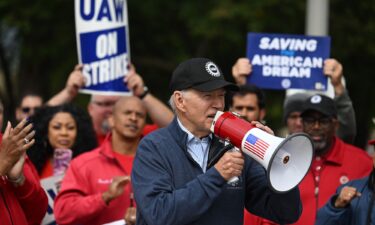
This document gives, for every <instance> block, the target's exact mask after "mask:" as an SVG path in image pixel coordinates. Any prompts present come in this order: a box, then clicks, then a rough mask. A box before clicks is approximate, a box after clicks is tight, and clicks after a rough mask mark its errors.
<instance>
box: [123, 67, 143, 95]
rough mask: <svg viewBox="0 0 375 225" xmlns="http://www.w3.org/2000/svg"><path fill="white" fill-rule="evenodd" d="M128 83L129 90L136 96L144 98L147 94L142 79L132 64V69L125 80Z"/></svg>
mask: <svg viewBox="0 0 375 225" xmlns="http://www.w3.org/2000/svg"><path fill="white" fill-rule="evenodd" d="M124 82H125V83H127V85H128V89H129V90H130V91H132V92H133V94H134V95H135V96H142V95H143V94H144V92H145V85H144V82H143V79H142V77H141V76H140V75H139V74H138V73H137V72H136V70H135V67H134V65H133V64H130V69H129V72H128V74H127V76H125V78H124Z"/></svg>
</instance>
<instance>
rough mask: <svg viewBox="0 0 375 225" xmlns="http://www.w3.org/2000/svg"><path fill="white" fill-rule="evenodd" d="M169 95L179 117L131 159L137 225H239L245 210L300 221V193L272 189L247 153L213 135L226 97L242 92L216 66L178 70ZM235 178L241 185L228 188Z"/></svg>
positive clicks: (206, 63) (185, 65)
mask: <svg viewBox="0 0 375 225" xmlns="http://www.w3.org/2000/svg"><path fill="white" fill-rule="evenodd" d="M170 89H171V92H172V95H171V98H170V103H171V106H172V108H173V110H174V112H175V115H176V116H175V119H174V120H173V122H172V123H171V124H170V125H169V126H168V127H166V128H162V129H159V130H157V131H155V132H153V133H151V134H149V135H148V136H146V137H144V138H143V139H142V141H141V143H140V145H139V147H138V150H137V154H136V157H135V159H134V164H133V172H132V184H133V190H134V197H135V200H136V202H137V212H138V217H137V224H148V225H150V224H163V225H166V224H175V225H180V224H207V225H211V224H220V225H226V224H228V225H237V224H238V225H242V224H243V208H246V209H247V210H248V211H250V212H252V213H254V214H256V215H259V216H262V217H265V218H267V219H270V220H272V221H275V222H277V223H280V224H285V223H293V222H295V221H296V220H297V219H298V218H299V217H300V214H301V211H302V207H301V200H300V195H299V190H298V187H294V188H292V189H291V190H288V191H275V190H273V189H272V188H271V186H270V184H269V180H268V176H267V172H266V170H265V169H264V168H263V167H264V166H263V167H262V165H261V164H260V163H258V162H257V161H256V160H254V159H252V158H250V157H249V156H248V155H245V154H242V152H239V151H223V150H225V149H226V148H228V146H229V147H231V145H227V146H225V144H224V143H222V142H221V141H220V140H219V138H218V137H216V135H214V134H212V133H211V131H210V128H211V125H212V123H213V121H214V118H215V116H216V114H217V112H219V111H223V110H224V96H225V94H226V92H227V91H235V90H237V86H235V85H234V84H232V83H230V82H227V81H226V80H225V79H224V76H223V74H222V72H221V70H220V69H219V67H218V66H217V65H216V64H215V63H214V62H213V61H211V60H209V59H206V58H193V59H189V60H187V61H184V62H182V63H181V64H180V65H178V67H177V68H176V69H175V71H174V72H173V75H172V78H171V81H170ZM253 125H254V126H255V127H257V128H260V129H261V130H263V132H264V131H266V132H264V133H267V132H269V133H272V131H271V130H270V129H269V128H267V127H265V126H263V125H262V124H260V123H257V122H253ZM222 152H225V153H224V154H223V155H222V156H221V155H219V154H221V153H222ZM275 152H276V151H275ZM277 152H281V151H277ZM218 155H219V156H221V157H218ZM283 157H284V153H283ZM284 159H285V157H284ZM233 177H238V181H237V182H228V181H230V180H231V179H232V178H233ZM285 182H288V181H285Z"/></svg>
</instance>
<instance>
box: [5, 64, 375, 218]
mask: <svg viewBox="0 0 375 225" xmlns="http://www.w3.org/2000/svg"><path fill="white" fill-rule="evenodd" d="M81 70H82V65H77V66H76V67H75V68H74V69H73V71H72V72H71V73H70V74H69V76H68V79H67V82H66V85H65V87H64V88H63V89H62V90H61V91H60V92H58V93H57V94H56V95H54V96H53V97H52V98H51V99H49V100H48V101H46V102H44V99H43V98H42V96H40V95H38V94H36V93H24V95H23V96H21V98H20V101H19V102H18V107H17V108H16V110H15V118H16V120H17V125H15V126H13V125H12V123H10V122H7V123H6V129H5V130H4V132H2V133H1V132H0V176H1V180H0V199H1V200H0V221H1V222H0V223H1V224H5V225H8V224H9V225H24V224H25V225H26V224H35V225H36V224H41V222H42V219H43V217H44V215H45V213H46V211H47V208H48V207H49V206H48V201H47V195H46V193H45V190H43V187H42V186H41V183H40V181H41V180H42V179H45V178H49V177H53V176H59V177H60V180H59V182H58V194H57V196H56V198H55V199H54V207H53V208H54V210H53V213H54V217H55V219H56V223H57V224H60V225H64V224H90V225H92V224H98V225H99V224H107V223H111V222H116V221H125V222H126V224H130V225H132V224H140V225H141V224H163V225H165V224H223V225H225V224H228V225H229V224H230V225H232V224H238V225H240V224H244V225H257V224H258V225H261V224H263V225H266V224H273V225H275V224H296V225H299V224H301V225H302V224H303V225H309V224H311V225H312V224H318V225H320V224H371V222H372V221H375V208H374V207H373V205H374V202H375V197H374V195H373V192H374V179H375V173H374V171H375V170H374V165H375V156H374V158H373V160H371V157H370V156H369V154H368V153H367V152H365V151H364V150H362V149H359V148H357V147H355V146H353V145H352V143H353V141H354V138H355V136H356V121H355V112H354V109H353V105H352V101H351V99H350V97H349V93H348V91H347V90H346V88H345V86H344V85H343V82H342V80H343V79H344V78H343V66H342V65H341V63H340V62H338V61H337V60H336V59H327V60H325V62H324V68H323V72H324V74H325V75H326V76H328V77H329V78H330V82H331V84H332V86H333V89H334V98H330V97H328V96H325V95H323V94H309V93H307V92H304V93H297V94H292V95H288V96H286V97H285V101H284V104H283V116H282V118H280V119H281V120H282V121H283V123H284V124H285V127H286V128H287V130H288V134H294V133H298V132H304V133H306V134H307V135H308V136H309V137H310V139H311V141H312V143H313V146H314V157H313V160H312V163H311V166H310V168H309V170H308V172H307V174H306V176H305V177H304V178H303V180H302V181H301V183H300V184H298V186H297V187H295V188H293V189H292V190H290V191H288V192H280V193H279V192H275V191H274V190H272V188H271V187H270V185H269V183H268V180H267V171H266V170H265V169H264V168H263V167H262V166H261V165H260V164H259V163H258V162H256V161H255V160H254V159H252V158H251V157H250V156H248V155H246V154H243V153H241V152H238V151H226V150H228V148H227V146H226V145H225V142H223V141H222V140H220V139H219V138H218V137H216V136H215V135H214V134H213V133H212V132H211V130H210V128H211V125H212V122H213V120H214V117H215V115H216V113H217V112H218V111H224V110H225V109H228V110H229V111H232V112H235V115H237V116H239V117H241V118H243V119H244V120H246V121H248V122H249V123H252V124H253V125H254V126H255V127H257V128H259V129H261V130H263V131H264V132H267V133H269V134H272V135H274V132H273V130H271V129H270V127H272V124H266V118H267V108H266V96H265V93H264V92H263V90H262V89H261V88H259V87H257V86H256V85H254V84H249V83H247V78H248V76H251V74H252V65H251V62H250V61H249V59H246V58H240V59H238V60H237V61H236V62H235V64H234V65H233V67H232V76H233V79H234V81H235V83H231V82H229V81H227V80H225V79H224V74H223V73H222V71H221V69H220V67H219V66H218V65H216V64H215V63H214V62H213V61H212V60H210V59H207V58H192V59H188V60H186V61H183V62H181V63H180V64H179V65H178V66H177V67H176V69H175V70H174V71H173V73H172V76H171V80H170V85H169V87H170V99H169V105H170V107H168V106H167V105H166V104H164V103H163V102H162V101H160V100H159V99H158V98H156V97H155V96H154V95H153V94H152V93H151V91H149V90H148V88H147V87H146V86H145V84H144V81H143V79H142V76H141V75H140V74H138V73H137V72H136V69H135V67H134V66H133V65H130V68H129V73H128V74H127V75H126V76H125V78H124V80H123V82H124V85H126V86H127V88H128V89H129V90H130V91H131V92H132V93H133V96H115V95H98V94H92V95H91V98H90V101H89V102H88V104H87V108H86V109H82V108H80V107H78V106H77V105H75V104H74V99H75V97H76V96H77V95H78V93H79V89H80V88H82V87H84V85H85V79H84V76H83V75H82V71H81ZM226 102H228V105H227V106H225V103H226ZM3 111H4V106H3V104H2V103H1V101H0V126H2V123H3ZM147 117H149V118H150V119H151V121H152V123H151V124H147V123H146V121H147V120H146V118H147ZM371 143H374V142H371ZM61 166H62V170H61ZM233 177H238V181H237V182H230V180H231V179H232V178H233ZM286 182H287V181H286ZM36 206H37V207H36ZM125 222H124V223H125Z"/></svg>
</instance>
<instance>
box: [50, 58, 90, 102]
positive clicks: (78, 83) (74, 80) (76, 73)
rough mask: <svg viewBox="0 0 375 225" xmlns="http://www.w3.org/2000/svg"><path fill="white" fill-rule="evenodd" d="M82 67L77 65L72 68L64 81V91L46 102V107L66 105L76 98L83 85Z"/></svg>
mask: <svg viewBox="0 0 375 225" xmlns="http://www.w3.org/2000/svg"><path fill="white" fill-rule="evenodd" d="M82 67H83V65H82V64H78V65H76V66H75V67H74V70H73V71H72V72H71V73H70V75H69V77H68V80H67V81H66V85H65V87H64V89H62V90H61V91H60V92H59V93H57V94H56V95H54V96H53V97H52V98H51V99H50V100H48V102H47V105H49V106H56V105H61V104H64V103H68V102H71V101H72V100H73V99H74V98H75V97H76V96H77V94H78V91H79V89H80V88H81V87H83V86H84V85H85V78H84V76H83V74H82Z"/></svg>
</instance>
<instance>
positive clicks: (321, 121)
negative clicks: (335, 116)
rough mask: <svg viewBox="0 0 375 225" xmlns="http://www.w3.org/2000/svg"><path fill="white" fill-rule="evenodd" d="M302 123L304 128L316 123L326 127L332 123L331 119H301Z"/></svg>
mask: <svg viewBox="0 0 375 225" xmlns="http://www.w3.org/2000/svg"><path fill="white" fill-rule="evenodd" d="M302 121H303V124H304V125H305V126H313V125H315V123H316V122H319V125H320V126H321V127H328V126H329V125H330V124H331V122H332V117H320V118H315V117H303V118H302Z"/></svg>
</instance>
